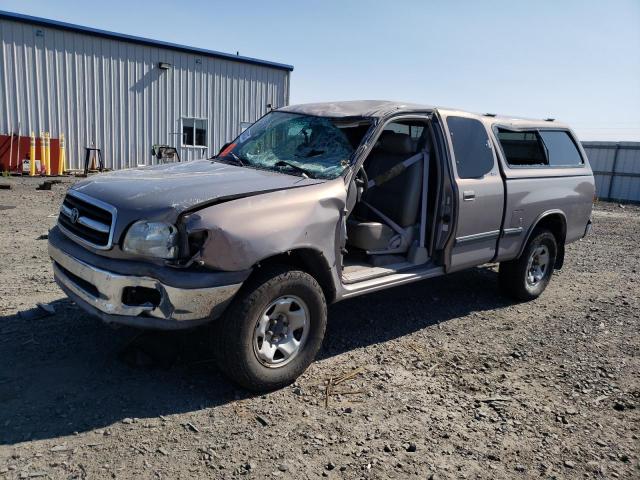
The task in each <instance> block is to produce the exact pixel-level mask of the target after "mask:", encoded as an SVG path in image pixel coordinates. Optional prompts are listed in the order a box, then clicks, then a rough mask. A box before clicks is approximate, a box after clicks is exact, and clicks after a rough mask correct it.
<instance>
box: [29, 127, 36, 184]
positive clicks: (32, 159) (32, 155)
mask: <svg viewBox="0 0 640 480" xmlns="http://www.w3.org/2000/svg"><path fill="white" fill-rule="evenodd" d="M35 174H36V134H35V133H33V132H31V139H30V143H29V176H30V177H33V176H35Z"/></svg>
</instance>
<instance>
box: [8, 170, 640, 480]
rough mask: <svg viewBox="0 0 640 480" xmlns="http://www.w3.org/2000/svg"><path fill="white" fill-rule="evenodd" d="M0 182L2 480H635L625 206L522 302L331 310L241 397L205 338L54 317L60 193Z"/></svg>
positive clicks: (632, 265)
mask: <svg viewBox="0 0 640 480" xmlns="http://www.w3.org/2000/svg"><path fill="white" fill-rule="evenodd" d="M10 182H11V183H12V184H13V189H12V190H0V217H1V218H2V221H1V222H0V252H1V257H0V258H1V261H0V479H3V478H32V477H49V478H132V477H135V478H171V479H173V478H195V477H208V478H235V477H239V476H244V477H247V478H272V477H274V478H276V477H278V478H295V479H303V478H319V477H329V478H403V479H404V478H422V479H425V478H528V477H542V478H578V477H603V478H640V463H639V459H638V455H639V450H640V448H639V446H640V440H639V435H640V408H639V407H640V361H639V359H640V355H639V353H640V333H639V332H640V298H639V297H640V282H639V280H640V277H639V276H638V270H639V269H640V255H639V251H638V238H639V237H640V208H638V207H633V206H627V207H626V208H622V207H620V206H618V205H615V204H599V205H598V206H597V207H596V210H595V212H594V223H595V227H594V232H593V234H592V235H591V236H589V237H587V238H586V239H584V240H583V241H581V242H578V243H575V244H572V245H570V246H569V247H568V248H567V260H566V263H565V267H564V269H563V270H562V271H560V272H558V273H556V275H555V276H554V278H553V280H552V282H551V284H550V286H549V288H548V289H547V291H546V292H545V293H544V294H543V295H542V297H541V298H539V299H538V300H536V301H533V302H530V303H522V304H514V303H512V302H511V301H508V300H506V299H504V298H503V297H501V296H500V295H499V294H498V290H497V278H496V272H495V268H493V267H489V268H479V269H474V270H470V271H468V272H463V273H458V274H454V275H452V276H449V277H445V278H441V279H433V280H427V281H423V282H420V283H417V284H413V285H410V286H404V287H398V288H395V289H391V290H387V291H384V292H381V293H376V294H374V295H368V296H364V297H360V298H357V299H353V300H348V301H345V302H343V303H339V304H337V305H334V306H332V307H330V310H329V327H328V332H327V337H326V340H325V344H324V347H323V349H322V351H321V353H320V355H319V358H318V360H317V361H316V362H315V363H314V364H313V365H312V366H311V367H310V368H309V370H308V371H307V372H306V373H305V374H304V375H303V376H302V377H301V378H300V379H299V381H298V382H297V383H296V384H294V385H292V386H291V387H288V388H285V389H283V390H280V391H277V392H274V393H271V394H268V395H262V396H249V395H248V394H247V393H246V392H243V391H240V390H238V389H236V388H234V387H233V386H232V385H231V384H229V383H228V382H227V381H226V380H225V379H224V378H222V377H221V375H220V374H219V373H218V372H217V370H216V368H215V366H214V365H213V364H212V362H211V359H210V357H211V355H210V353H209V352H208V351H207V347H206V342H205V340H204V335H203V331H193V332H183V333H173V334H157V333H140V332H137V331H135V330H130V329H126V328H121V329H117V330H115V329H112V328H110V327H107V326H105V325H103V324H101V323H100V322H99V321H97V320H94V319H92V318H90V317H88V316H86V315H85V314H83V313H82V312H81V311H80V310H79V309H78V308H77V307H76V306H75V305H73V304H72V303H71V302H69V301H67V300H66V299H65V298H64V296H63V294H62V292H61V291H60V290H59V289H58V288H57V286H56V285H55V284H54V283H53V280H52V273H51V267H50V264H49V260H48V258H47V254H46V243H47V242H46V239H43V237H44V236H45V235H46V233H47V230H48V229H49V228H50V227H51V226H52V225H53V224H54V222H55V212H56V211H57V208H58V206H59V204H60V202H61V200H62V197H63V195H64V191H65V189H66V188H67V187H68V185H69V183H70V180H65V181H64V182H63V183H62V184H58V185H54V186H53V189H52V191H36V190H35V186H36V185H37V184H38V183H39V182H40V180H35V179H12V180H11V181H10ZM13 206H15V208H6V207H13ZM37 302H45V303H47V304H50V305H52V306H53V307H54V308H55V312H56V313H55V314H54V315H49V316H40V313H43V312H42V310H41V309H38V308H36V307H35V306H36V303H37ZM329 378H333V379H334V381H333V383H336V384H337V385H336V386H335V387H334V388H333V394H332V395H329V397H327V395H326V394H327V391H326V383H327V381H328V379H329ZM340 380H342V381H340Z"/></svg>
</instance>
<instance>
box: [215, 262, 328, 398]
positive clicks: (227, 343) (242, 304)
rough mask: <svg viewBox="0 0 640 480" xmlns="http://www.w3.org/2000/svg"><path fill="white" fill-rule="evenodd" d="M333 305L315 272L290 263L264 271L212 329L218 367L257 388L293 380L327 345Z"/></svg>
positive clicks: (239, 382) (253, 280) (248, 385)
mask: <svg viewBox="0 0 640 480" xmlns="http://www.w3.org/2000/svg"><path fill="white" fill-rule="evenodd" d="M326 324H327V305H326V301H325V297H324V294H323V292H322V288H321V287H320V285H319V284H318V282H317V281H316V280H315V279H314V278H313V277H312V276H311V275H309V274H307V273H305V272H302V271H299V270H290V269H287V268H286V267H276V268H271V269H268V270H265V271H262V272H259V273H258V274H257V275H256V276H255V277H254V278H252V279H251V280H249V282H248V284H247V285H245V286H243V288H242V289H241V291H240V292H239V293H238V295H237V296H236V297H235V298H234V300H233V301H232V303H231V305H230V306H229V308H228V309H227V311H226V312H225V314H224V315H223V317H222V318H221V319H219V320H218V321H216V322H215V323H214V325H213V326H212V329H211V334H212V336H213V344H214V348H215V353H216V357H217V360H218V365H219V366H220V368H221V369H222V372H223V373H224V374H225V375H226V376H227V377H229V378H230V379H231V380H232V381H233V382H235V383H237V384H239V385H240V386H242V387H244V388H246V389H248V390H253V391H269V390H274V389H277V388H281V387H283V386H285V385H288V384H290V383H292V382H293V381H294V380H295V379H296V378H298V376H300V375H301V374H302V373H303V372H304V371H305V370H306V369H307V367H308V366H309V365H310V364H311V362H312V361H313V359H314V358H315V356H316V353H317V352H318V350H319V349H320V346H321V345H322V340H323V338H324V332H325V328H326Z"/></svg>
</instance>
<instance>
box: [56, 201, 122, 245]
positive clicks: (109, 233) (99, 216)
mask: <svg viewBox="0 0 640 480" xmlns="http://www.w3.org/2000/svg"><path fill="white" fill-rule="evenodd" d="M115 220H116V209H115V208H114V207H113V206H111V205H109V204H107V203H104V202H101V201H100V200H97V199H95V198H91V197H89V196H88V195H84V194H83V193H80V192H76V191H73V190H70V191H69V192H68V193H67V196H66V197H65V199H64V201H63V202H62V205H61V207H60V215H58V226H59V227H60V229H61V230H62V231H63V232H64V233H65V234H66V235H67V236H69V237H71V238H72V239H73V240H76V241H77V242H78V243H82V244H86V245H89V246H91V247H94V248H97V249H101V250H106V249H109V248H111V245H112V241H113V227H114V225H115Z"/></svg>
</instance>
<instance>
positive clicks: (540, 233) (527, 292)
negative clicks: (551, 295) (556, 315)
mask: <svg viewBox="0 0 640 480" xmlns="http://www.w3.org/2000/svg"><path fill="white" fill-rule="evenodd" d="M557 254H558V244H557V243H556V237H555V236H554V235H553V233H551V232H550V231H549V230H536V231H534V232H533V234H532V235H531V238H530V239H529V241H528V242H527V246H526V247H525V249H524V252H522V255H521V256H520V257H519V258H516V259H515V260H510V261H508V262H502V263H500V269H499V272H498V281H499V283H500V289H501V290H502V291H503V293H505V294H506V295H508V296H509V297H511V298H514V299H516V300H533V299H534V298H537V297H539V296H540V295H541V294H542V292H544V289H545V288H547V285H548V284H549V281H550V280H551V276H552V275H553V269H554V265H555V261H556V257H557ZM543 262H544V268H542V265H543Z"/></svg>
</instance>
